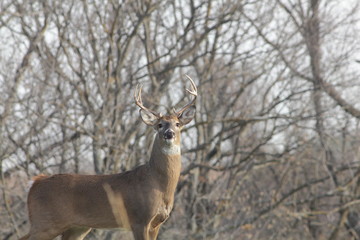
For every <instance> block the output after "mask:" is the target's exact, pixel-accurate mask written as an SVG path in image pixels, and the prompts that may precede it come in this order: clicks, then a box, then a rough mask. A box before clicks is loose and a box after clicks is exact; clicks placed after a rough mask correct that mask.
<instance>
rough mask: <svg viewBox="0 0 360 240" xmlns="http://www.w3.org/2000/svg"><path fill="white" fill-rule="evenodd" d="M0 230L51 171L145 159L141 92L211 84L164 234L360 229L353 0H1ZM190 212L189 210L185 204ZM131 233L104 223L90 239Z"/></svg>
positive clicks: (266, 234)
mask: <svg viewBox="0 0 360 240" xmlns="http://www.w3.org/2000/svg"><path fill="white" fill-rule="evenodd" d="M0 12H1V13H0V35H1V38H0V42H1V44H0V48H1V51H0V59H1V61H0V82H1V84H0V92H1V94H0V102H1V106H0V139H1V142H2V144H1V147H0V156H1V158H0V159H1V160H0V161H1V162H0V170H1V171H0V172H1V192H2V196H3V197H2V198H1V199H0V201H1V207H0V223H1V226H2V231H1V232H2V233H1V237H0V238H4V239H16V238H17V237H16V235H22V234H23V233H24V232H26V230H27V228H28V220H27V218H26V208H25V201H26V200H25V195H26V193H25V189H26V182H27V181H28V180H30V179H31V177H32V176H35V175H37V174H39V173H44V174H54V173H71V172H76V173H96V174H105V173H106V174H107V173H117V172H121V171H125V170H128V169H131V168H132V167H134V166H137V165H139V164H141V163H143V162H144V160H145V159H147V156H149V152H147V151H146V150H145V149H149V147H150V144H151V142H152V138H151V137H148V136H149V135H151V134H149V133H150V131H151V130H149V129H146V130H145V128H142V127H140V128H139V125H140V120H139V119H138V117H137V110H136V106H135V104H133V103H132V97H131V92H132V89H134V87H135V86H136V84H138V83H143V84H144V86H145V88H146V89H145V91H144V92H151V93H153V94H151V95H145V96H144V101H145V104H151V106H156V110H157V111H161V112H164V113H165V112H166V111H170V109H168V108H169V107H170V106H175V107H176V108H177V107H178V106H181V105H182V104H183V103H184V101H185V95H184V94H183V93H182V92H181V91H179V90H178V89H183V88H184V86H183V85H184V81H183V80H182V79H179V76H181V75H183V74H184V73H187V74H189V75H191V76H192V77H193V79H194V80H195V82H196V83H197V84H198V85H199V86H201V87H199V96H200V97H199V99H198V104H197V114H196V120H195V123H193V124H190V125H189V126H188V127H187V128H186V129H184V133H183V137H184V139H183V140H184V148H183V169H182V175H181V181H180V184H179V186H178V189H177V194H176V199H175V205H174V211H173V213H172V215H173V216H172V217H171V218H170V221H168V222H167V223H166V224H165V225H164V226H163V228H162V231H161V232H160V234H159V238H160V239H220V238H226V239H269V238H273V239H351V238H353V239H358V238H359V231H358V226H359V218H358V216H359V213H358V209H359V207H358V203H359V202H358V200H357V196H358V193H359V169H358V168H359V160H358V159H359V148H358V145H359V144H358V143H359V116H360V114H359V109H360V107H359V105H358V102H359V101H358V92H359V87H360V84H359V75H360V72H359V63H358V61H359V59H358V53H359V50H360V49H359V46H360V44H359V39H360V38H359V32H360V31H359V19H358V15H359V4H358V3H357V1H347V2H346V3H344V2H343V1H338V0H331V1H320V0H318V1H316V0H303V1H288V0H273V1H247V0H244V1H231V0H230V1H209V0H199V1H193V0H189V1H166V0H163V1H145V0H144V1H142V0H140V1H118V2H116V1H105V2H104V1H101V2H100V1H74V0H66V1H61V2H57V1H46V2H43V1H36V0H35V1H22V0H16V1H3V2H2V3H0ZM177 206H179V207H177ZM115 237H117V238H125V239H126V237H128V235H127V234H126V233H123V232H118V231H105V232H103V231H93V232H91V233H90V234H89V236H88V238H89V239H91V238H93V239H111V238H115Z"/></svg>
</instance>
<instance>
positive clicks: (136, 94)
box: [134, 84, 160, 116]
mask: <svg viewBox="0 0 360 240" xmlns="http://www.w3.org/2000/svg"><path fill="white" fill-rule="evenodd" d="M141 91H142V86H141V85H140V84H138V85H136V88H135V92H134V99H135V104H136V105H138V106H139V108H140V110H145V111H147V112H151V113H152V114H154V115H155V116H160V114H159V113H158V112H155V111H153V110H151V109H149V108H147V107H145V106H144V104H143V102H142V99H141Z"/></svg>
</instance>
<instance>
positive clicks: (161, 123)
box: [134, 75, 197, 146]
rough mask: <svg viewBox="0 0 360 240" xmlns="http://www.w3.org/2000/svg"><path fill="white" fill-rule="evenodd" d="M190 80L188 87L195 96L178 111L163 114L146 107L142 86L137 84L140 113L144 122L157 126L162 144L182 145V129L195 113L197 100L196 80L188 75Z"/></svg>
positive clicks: (136, 93)
mask: <svg viewBox="0 0 360 240" xmlns="http://www.w3.org/2000/svg"><path fill="white" fill-rule="evenodd" d="M186 77H187V78H188V79H189V80H190V83H191V90H189V89H186V91H187V92H189V93H190V94H191V95H192V96H194V98H193V99H192V101H190V102H189V103H188V104H186V105H185V106H184V107H182V108H181V109H180V110H178V111H175V110H174V111H173V113H172V114H169V115H165V116H163V115H162V114H161V113H159V112H156V111H154V110H151V109H149V108H146V107H145V106H144V105H143V102H142V99H141V90H142V87H141V86H139V85H138V86H137V87H136V90H135V93H134V98H135V103H136V105H138V106H139V107H140V115H141V119H142V120H143V122H144V123H145V124H147V125H149V126H152V127H154V128H155V130H156V131H157V133H158V138H159V141H160V142H161V143H162V145H168V146H172V145H177V146H180V131H181V129H182V128H183V126H184V125H186V124H188V123H189V122H190V121H191V120H192V119H193V118H194V115H195V100H196V97H197V88H196V85H195V83H194V81H193V80H192V79H191V78H190V77H189V76H188V75H186Z"/></svg>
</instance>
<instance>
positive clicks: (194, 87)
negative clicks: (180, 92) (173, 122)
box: [176, 74, 197, 115]
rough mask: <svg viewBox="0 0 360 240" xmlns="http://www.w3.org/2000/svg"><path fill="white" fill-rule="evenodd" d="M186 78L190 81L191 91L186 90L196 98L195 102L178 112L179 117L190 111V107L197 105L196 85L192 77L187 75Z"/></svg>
mask: <svg viewBox="0 0 360 240" xmlns="http://www.w3.org/2000/svg"><path fill="white" fill-rule="evenodd" d="M185 76H186V77H187V78H188V79H189V80H190V83H191V90H189V89H186V91H187V92H188V93H190V94H191V95H193V96H194V98H193V100H192V101H191V102H189V103H188V104H186V105H185V106H184V107H182V108H181V109H180V110H179V111H177V112H176V113H177V115H180V114H182V113H183V112H184V111H185V110H186V109H188V108H189V107H191V106H192V105H194V104H195V101H196V98H197V87H196V85H195V82H194V81H193V80H192V79H191V77H190V76H188V75H187V74H185Z"/></svg>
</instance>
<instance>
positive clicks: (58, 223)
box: [21, 76, 197, 240]
mask: <svg viewBox="0 0 360 240" xmlns="http://www.w3.org/2000/svg"><path fill="white" fill-rule="evenodd" d="M187 77H188V76H187ZM188 78H189V80H190V82H191V90H188V89H186V90H187V91H188V92H189V93H190V94H191V95H193V100H192V101H190V102H189V103H188V104H187V105H185V106H184V107H183V108H182V109H181V110H179V111H177V112H176V111H174V112H173V113H172V114H170V115H166V116H162V115H161V114H160V113H157V112H155V111H153V110H150V109H148V108H146V107H145V106H144V105H143V103H142V100H141V87H139V86H138V87H137V88H136V90H135V94H134V98H135V102H136V104H137V105H138V106H139V107H140V115H141V118H142V120H143V122H144V123H146V124H147V125H149V126H152V127H154V128H155V129H156V131H157V134H156V137H155V140H154V144H153V148H152V152H151V156H150V160H149V161H148V162H147V163H146V164H144V165H141V166H139V167H137V168H135V169H133V170H131V171H128V172H124V173H119V174H113V175H77V174H57V175H53V176H44V175H41V176H38V177H36V178H35V179H34V183H33V185H32V187H31V188H30V191H29V195H28V210H29V220H30V223H31V228H30V232H29V233H28V234H27V235H26V236H24V237H23V238H21V239H31V240H43V239H44V240H45V239H53V238H55V237H56V236H58V235H62V239H83V238H84V237H85V236H86V235H87V234H88V233H89V232H90V230H91V229H92V228H128V229H130V230H132V232H133V235H134V238H135V239H136V240H140V239H145V240H148V239H156V238H157V235H158V231H159V228H160V226H161V224H162V223H164V221H165V220H166V219H167V218H168V217H169V214H170V212H171V210H172V208H173V203H174V194H175V189H176V186H177V183H178V180H179V176H180V170H181V152H180V131H181V129H182V127H183V126H184V125H186V124H188V123H189V122H190V121H191V120H192V119H193V117H194V115H195V100H196V97H197V89H196V86H195V83H194V82H193V81H192V80H191V78H190V77H188Z"/></svg>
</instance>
